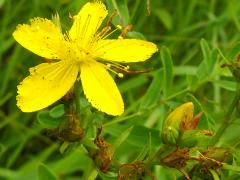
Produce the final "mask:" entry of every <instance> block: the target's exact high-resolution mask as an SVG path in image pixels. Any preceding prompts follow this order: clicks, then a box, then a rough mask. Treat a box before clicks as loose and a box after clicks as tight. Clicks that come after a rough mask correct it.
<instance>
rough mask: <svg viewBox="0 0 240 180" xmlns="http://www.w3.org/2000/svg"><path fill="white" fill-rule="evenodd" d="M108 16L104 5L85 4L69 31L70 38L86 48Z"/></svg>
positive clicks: (98, 3)
mask: <svg viewBox="0 0 240 180" xmlns="http://www.w3.org/2000/svg"><path fill="white" fill-rule="evenodd" d="M106 16H107V10H106V7H105V5H104V4H103V3H101V2H92V3H90V2H89V3H87V4H85V5H84V6H83V7H82V9H81V10H80V12H79V13H78V15H76V16H74V23H73V26H72V28H71V29H70V31H69V36H70V38H71V39H72V40H77V41H80V42H81V44H80V45H81V46H82V47H86V46H87V45H88V43H89V42H91V40H92V38H93V37H94V35H95V33H96V32H97V30H98V28H99V26H100V25H101V24H102V21H103V20H104V18H105V17H106Z"/></svg>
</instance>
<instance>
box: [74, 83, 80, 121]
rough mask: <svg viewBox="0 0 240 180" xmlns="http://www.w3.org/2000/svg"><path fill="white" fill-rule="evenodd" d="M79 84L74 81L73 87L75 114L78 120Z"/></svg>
mask: <svg viewBox="0 0 240 180" xmlns="http://www.w3.org/2000/svg"><path fill="white" fill-rule="evenodd" d="M81 90H82V89H81V83H80V81H76V82H75V85H74V98H75V104H76V113H77V115H78V117H79V118H80V95H81Z"/></svg>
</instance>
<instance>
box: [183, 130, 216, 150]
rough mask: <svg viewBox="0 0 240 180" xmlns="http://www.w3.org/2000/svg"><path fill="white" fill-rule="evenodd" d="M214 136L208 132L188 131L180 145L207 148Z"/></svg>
mask: <svg viewBox="0 0 240 180" xmlns="http://www.w3.org/2000/svg"><path fill="white" fill-rule="evenodd" d="M212 136H213V133H212V132H211V131H208V130H197V129H194V130H187V131H185V132H184V133H183V134H182V136H181V138H180V140H179V142H178V145H179V146H180V147H188V148H191V147H195V146H201V147H207V146H208V145H209V143H210V141H211V137H212Z"/></svg>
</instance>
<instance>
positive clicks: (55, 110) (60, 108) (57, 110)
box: [49, 104, 65, 118]
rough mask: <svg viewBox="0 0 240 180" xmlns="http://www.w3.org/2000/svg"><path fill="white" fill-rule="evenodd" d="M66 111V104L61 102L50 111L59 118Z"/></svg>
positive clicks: (50, 113) (52, 115) (54, 116)
mask: <svg viewBox="0 0 240 180" xmlns="http://www.w3.org/2000/svg"><path fill="white" fill-rule="evenodd" d="M64 113H65V111H64V104H59V105H57V106H55V107H53V108H52V109H51V110H50V111H49V115H50V116H51V117H53V118H59V117H61V116H63V115H64Z"/></svg>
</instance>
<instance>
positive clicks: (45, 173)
mask: <svg viewBox="0 0 240 180" xmlns="http://www.w3.org/2000/svg"><path fill="white" fill-rule="evenodd" d="M38 178H39V180H46V179H47V180H57V179H58V178H57V176H56V175H55V174H54V173H53V172H52V171H51V170H50V169H49V168H48V167H47V166H46V165H44V164H40V165H39V167H38Z"/></svg>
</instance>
